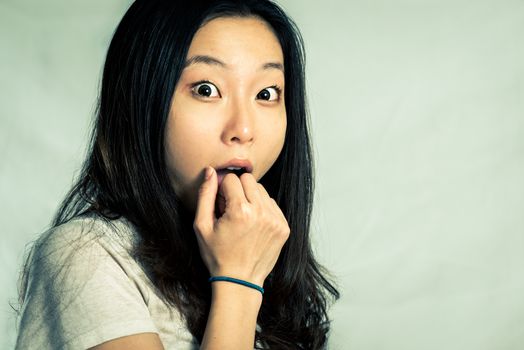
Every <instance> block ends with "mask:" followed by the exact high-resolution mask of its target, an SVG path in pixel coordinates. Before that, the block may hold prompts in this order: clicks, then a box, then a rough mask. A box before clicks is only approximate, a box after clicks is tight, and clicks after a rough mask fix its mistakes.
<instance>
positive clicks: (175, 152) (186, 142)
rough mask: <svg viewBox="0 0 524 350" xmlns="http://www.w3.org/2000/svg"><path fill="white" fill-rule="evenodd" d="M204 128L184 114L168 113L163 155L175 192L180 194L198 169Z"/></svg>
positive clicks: (196, 174)
mask: <svg viewBox="0 0 524 350" xmlns="http://www.w3.org/2000/svg"><path fill="white" fill-rule="evenodd" d="M205 139H206V137H205V129H202V128H201V127H199V125H195V122H194V121H192V122H191V118H185V117H184V115H181V114H176V115H170V116H169V120H168V123H167V125H166V134H165V140H166V141H165V149H166V152H165V157H166V165H167V167H168V173H169V176H170V178H171V182H172V184H173V187H174V189H175V192H176V193H177V194H179V195H181V194H182V193H181V192H182V190H183V189H184V188H186V187H187V186H188V185H189V184H190V183H191V182H192V181H193V179H194V178H195V177H196V176H198V172H199V170H200V168H199V166H198V164H199V159H200V158H201V157H202V156H201V154H200V153H201V150H202V149H203V147H204V146H205V145H204V142H203V140H205Z"/></svg>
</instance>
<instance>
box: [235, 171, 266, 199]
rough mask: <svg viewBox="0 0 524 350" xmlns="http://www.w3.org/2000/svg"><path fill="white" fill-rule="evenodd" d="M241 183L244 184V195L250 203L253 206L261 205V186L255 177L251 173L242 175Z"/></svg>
mask: <svg viewBox="0 0 524 350" xmlns="http://www.w3.org/2000/svg"><path fill="white" fill-rule="evenodd" d="M240 182H241V183H242V188H243V190H244V195H245V196H246V198H247V200H248V202H249V203H253V204H254V203H260V201H261V200H262V198H261V196H260V193H259V192H260V188H259V186H258V185H259V184H258V183H257V181H256V180H255V177H254V176H253V175H252V174H250V173H244V174H242V175H240Z"/></svg>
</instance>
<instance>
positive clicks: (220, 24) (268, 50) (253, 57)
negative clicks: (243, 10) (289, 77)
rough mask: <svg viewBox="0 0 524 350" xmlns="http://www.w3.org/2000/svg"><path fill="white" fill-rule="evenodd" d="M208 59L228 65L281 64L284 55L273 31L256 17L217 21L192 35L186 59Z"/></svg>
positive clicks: (228, 18) (218, 19) (205, 25)
mask: <svg viewBox="0 0 524 350" xmlns="http://www.w3.org/2000/svg"><path fill="white" fill-rule="evenodd" d="M198 55H208V56H213V57H218V58H220V60H222V61H224V62H225V63H226V64H228V65H232V66H242V65H249V64H259V63H260V62H280V63H282V64H283V53H282V48H281V46H280V43H279V41H278V38H277V37H276V35H275V33H274V32H273V30H272V28H271V27H270V26H269V25H268V24H267V23H266V22H265V21H263V20H261V19H259V18H257V17H219V18H215V19H213V20H211V21H209V22H207V23H206V24H204V25H203V26H202V27H201V28H200V29H199V30H198V31H197V32H196V34H195V36H194V37H193V40H192V42H191V45H190V47H189V51H188V54H187V57H188V58H190V57H192V56H198Z"/></svg>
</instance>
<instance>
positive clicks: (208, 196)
mask: <svg viewBox="0 0 524 350" xmlns="http://www.w3.org/2000/svg"><path fill="white" fill-rule="evenodd" d="M217 189H218V179H217V173H216V171H215V169H213V167H211V166H208V167H207V168H206V172H205V178H204V182H203V183H202V185H200V189H199V191H198V198H197V205H196V212H195V227H198V229H199V230H200V231H202V230H205V231H207V230H212V228H213V225H214V220H215V200H216V196H217Z"/></svg>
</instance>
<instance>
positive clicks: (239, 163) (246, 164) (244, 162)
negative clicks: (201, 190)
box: [215, 158, 253, 173]
mask: <svg viewBox="0 0 524 350" xmlns="http://www.w3.org/2000/svg"><path fill="white" fill-rule="evenodd" d="M228 167H235V168H244V169H246V172H248V173H252V172H253V165H252V164H251V162H250V161H249V160H248V159H239V158H235V159H231V160H230V161H228V162H227V163H225V164H222V165H219V166H217V167H216V168H215V169H217V170H221V169H225V168H228Z"/></svg>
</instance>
